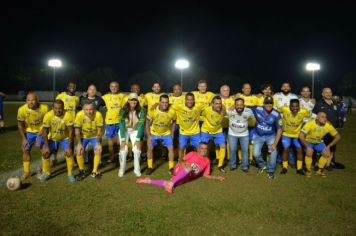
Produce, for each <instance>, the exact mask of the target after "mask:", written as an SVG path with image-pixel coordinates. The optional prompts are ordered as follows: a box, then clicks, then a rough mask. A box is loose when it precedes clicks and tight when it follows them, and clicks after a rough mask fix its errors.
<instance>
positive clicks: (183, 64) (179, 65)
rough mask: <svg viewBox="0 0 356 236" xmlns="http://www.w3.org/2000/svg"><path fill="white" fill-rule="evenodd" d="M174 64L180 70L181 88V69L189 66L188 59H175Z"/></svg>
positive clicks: (181, 80) (181, 83) (181, 84)
mask: <svg viewBox="0 0 356 236" xmlns="http://www.w3.org/2000/svg"><path fill="white" fill-rule="evenodd" d="M174 66H175V67H176V68H177V69H178V70H180V86H181V87H182V90H183V70H185V69H187V68H189V61H187V60H185V59H179V60H177V61H176V63H175V64H174Z"/></svg>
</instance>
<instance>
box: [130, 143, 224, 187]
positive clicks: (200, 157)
mask: <svg viewBox="0 0 356 236" xmlns="http://www.w3.org/2000/svg"><path fill="white" fill-rule="evenodd" d="M207 154H208V144H207V143H203V142H202V143H200V144H199V148H198V152H190V153H188V154H187V155H185V156H184V157H183V160H182V161H179V163H178V164H177V165H176V166H175V167H174V172H173V175H174V176H173V178H172V179H171V180H164V179H159V180H153V179H150V178H147V177H146V178H140V179H137V180H136V183H139V184H151V185H156V186H160V187H163V188H164V189H165V190H166V192H168V193H172V192H173V188H174V187H175V186H177V185H179V184H183V183H186V182H189V181H190V180H193V179H195V178H197V177H199V176H201V175H203V176H204V177H206V178H208V179H214V180H218V181H220V182H222V181H224V177H222V176H211V175H210V160H209V158H207Z"/></svg>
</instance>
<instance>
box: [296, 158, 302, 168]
mask: <svg viewBox="0 0 356 236" xmlns="http://www.w3.org/2000/svg"><path fill="white" fill-rule="evenodd" d="M302 168H303V161H299V160H297V170H300V169H302Z"/></svg>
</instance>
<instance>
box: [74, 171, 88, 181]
mask: <svg viewBox="0 0 356 236" xmlns="http://www.w3.org/2000/svg"><path fill="white" fill-rule="evenodd" d="M85 177H86V174H85V170H79V173H78V174H77V175H76V176H75V178H76V180H77V181H81V180H83V179H85Z"/></svg>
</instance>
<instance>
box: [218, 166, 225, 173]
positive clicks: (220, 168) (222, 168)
mask: <svg viewBox="0 0 356 236" xmlns="http://www.w3.org/2000/svg"><path fill="white" fill-rule="evenodd" d="M218 170H219V171H220V172H221V173H226V171H225V169H224V167H222V166H220V167H218Z"/></svg>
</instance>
